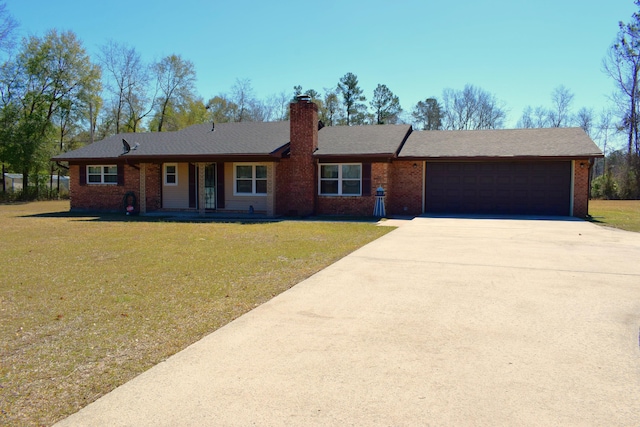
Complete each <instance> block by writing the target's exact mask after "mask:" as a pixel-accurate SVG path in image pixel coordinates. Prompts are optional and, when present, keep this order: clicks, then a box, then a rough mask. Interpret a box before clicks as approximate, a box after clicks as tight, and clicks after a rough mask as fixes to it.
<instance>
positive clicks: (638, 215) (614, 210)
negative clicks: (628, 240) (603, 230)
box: [589, 200, 640, 232]
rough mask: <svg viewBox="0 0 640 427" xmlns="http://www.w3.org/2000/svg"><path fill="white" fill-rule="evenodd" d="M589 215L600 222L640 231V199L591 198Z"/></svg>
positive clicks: (594, 220)
mask: <svg viewBox="0 0 640 427" xmlns="http://www.w3.org/2000/svg"><path fill="white" fill-rule="evenodd" d="M589 215H591V218H592V221H593V222H596V223H598V224H602V225H608V226H610V227H616V228H620V229H622V230H627V231H635V232H640V200H590V201H589Z"/></svg>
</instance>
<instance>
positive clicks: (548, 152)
mask: <svg viewBox="0 0 640 427" xmlns="http://www.w3.org/2000/svg"><path fill="white" fill-rule="evenodd" d="M601 156H602V152H601V151H600V149H599V148H598V146H596V144H595V143H594V142H593V141H592V140H591V138H589V136H587V134H586V133H585V132H584V131H583V130H582V129H581V128H544V129H501V130H473V131H470V130H461V131H416V132H413V133H412V134H411V135H410V136H409V138H408V139H407V142H406V143H405V145H404V147H403V148H402V151H401V152H400V155H399V157H400V158H403V157H415V158H477V157H601Z"/></svg>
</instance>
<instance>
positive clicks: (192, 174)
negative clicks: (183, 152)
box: [189, 163, 196, 208]
mask: <svg viewBox="0 0 640 427" xmlns="http://www.w3.org/2000/svg"><path fill="white" fill-rule="evenodd" d="M189 207H190V208H195V207H196V165H194V164H193V163H189Z"/></svg>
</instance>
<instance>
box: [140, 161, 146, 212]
mask: <svg viewBox="0 0 640 427" xmlns="http://www.w3.org/2000/svg"><path fill="white" fill-rule="evenodd" d="M146 213H147V164H146V163H140V214H142V215H144V214H146Z"/></svg>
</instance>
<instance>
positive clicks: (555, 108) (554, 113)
mask: <svg viewBox="0 0 640 427" xmlns="http://www.w3.org/2000/svg"><path fill="white" fill-rule="evenodd" d="M573 97H574V95H573V92H571V91H570V90H569V89H567V88H566V87H564V85H560V86H558V87H556V88H555V89H554V90H553V92H551V104H552V108H551V109H550V110H549V113H548V115H549V124H550V126H551V127H554V128H559V127H565V126H568V125H569V123H570V122H571V103H572V102H573Z"/></svg>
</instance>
